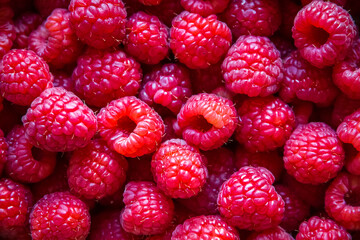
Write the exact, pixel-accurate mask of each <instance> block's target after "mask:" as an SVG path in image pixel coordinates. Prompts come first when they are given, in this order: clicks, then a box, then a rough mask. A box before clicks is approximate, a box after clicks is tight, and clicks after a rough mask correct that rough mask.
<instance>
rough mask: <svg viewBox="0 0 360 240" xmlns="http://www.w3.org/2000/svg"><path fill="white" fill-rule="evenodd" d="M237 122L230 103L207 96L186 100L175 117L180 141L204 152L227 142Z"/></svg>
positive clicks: (234, 111) (216, 97)
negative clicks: (180, 136) (179, 131)
mask: <svg viewBox="0 0 360 240" xmlns="http://www.w3.org/2000/svg"><path fill="white" fill-rule="evenodd" d="M237 123H238V119H237V114H236V109H235V107H234V104H233V103H232V101H231V100H229V99H226V98H223V97H220V96H217V95H215V94H208V93H200V94H197V95H193V96H192V97H190V98H189V99H188V100H187V102H186V103H185V104H184V105H183V107H182V108H181V110H180V112H179V114H178V115H177V124H178V125H179V127H180V130H181V132H182V137H183V139H184V140H185V141H186V142H187V143H189V144H192V145H194V146H196V147H198V148H200V149H201V150H205V151H207V150H211V149H215V148H218V147H220V146H222V145H223V144H224V143H225V142H227V140H228V139H229V138H230V137H231V135H232V134H233V132H234V131H235V128H236V125H237Z"/></svg>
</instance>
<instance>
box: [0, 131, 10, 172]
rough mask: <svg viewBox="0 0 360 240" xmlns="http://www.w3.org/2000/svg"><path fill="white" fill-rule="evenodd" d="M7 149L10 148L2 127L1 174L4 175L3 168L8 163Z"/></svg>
mask: <svg viewBox="0 0 360 240" xmlns="http://www.w3.org/2000/svg"><path fill="white" fill-rule="evenodd" d="M7 150H8V143H7V142H6V139H5V138H4V132H3V131H2V130H1V129H0V176H1V175H2V172H3V168H4V165H5V163H6V153H7Z"/></svg>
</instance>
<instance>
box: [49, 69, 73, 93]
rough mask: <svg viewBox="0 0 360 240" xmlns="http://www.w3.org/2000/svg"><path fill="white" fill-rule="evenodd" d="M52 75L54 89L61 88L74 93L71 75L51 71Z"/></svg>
mask: <svg viewBox="0 0 360 240" xmlns="http://www.w3.org/2000/svg"><path fill="white" fill-rule="evenodd" d="M52 74H53V76H54V81H53V85H54V87H62V88H64V89H65V90H67V91H70V92H75V83H74V80H73V79H72V77H71V75H69V74H68V73H67V72H65V71H53V72H52Z"/></svg>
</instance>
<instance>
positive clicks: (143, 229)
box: [120, 181, 174, 235]
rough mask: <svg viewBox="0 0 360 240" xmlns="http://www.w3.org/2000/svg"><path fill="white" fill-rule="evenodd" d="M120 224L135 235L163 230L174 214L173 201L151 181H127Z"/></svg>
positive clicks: (161, 231) (168, 224) (151, 233)
mask: <svg viewBox="0 0 360 240" xmlns="http://www.w3.org/2000/svg"><path fill="white" fill-rule="evenodd" d="M124 203H125V208H124V209H123V210H122V213H121V216H120V223H121V226H122V227H123V228H124V230H125V231H126V232H130V233H132V234H135V235H154V234H161V233H163V232H165V230H166V228H167V227H168V226H170V223H171V220H172V218H173V215H174V203H173V202H172V200H171V199H170V198H168V197H166V196H165V195H164V194H163V193H162V192H161V191H160V190H159V189H158V188H157V187H156V186H155V184H154V183H152V182H141V181H140V182H129V183H128V184H127V185H126V186H125V191H124Z"/></svg>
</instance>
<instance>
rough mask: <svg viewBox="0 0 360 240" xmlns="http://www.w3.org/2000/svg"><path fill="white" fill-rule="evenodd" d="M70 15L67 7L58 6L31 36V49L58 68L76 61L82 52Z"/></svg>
mask: <svg viewBox="0 0 360 240" xmlns="http://www.w3.org/2000/svg"><path fill="white" fill-rule="evenodd" d="M70 15H71V14H70V12H69V11H68V10H67V9H63V8H56V9H55V10H54V11H53V12H52V13H51V14H50V15H49V17H48V18H47V19H46V21H45V22H44V23H43V24H42V25H40V26H39V27H38V28H37V29H36V30H35V31H33V32H32V33H31V34H30V36H29V49H30V50H33V51H34V52H35V53H36V54H37V55H39V56H40V57H42V58H43V59H44V60H45V61H46V62H47V63H48V64H49V65H52V66H54V67H56V68H62V67H63V66H64V65H66V64H70V63H73V62H75V61H76V59H77V57H78V56H79V55H80V54H81V52H82V47H83V45H82V42H81V41H80V40H79V39H78V37H77V36H76V34H75V31H74V30H73V28H72V27H71V23H70Z"/></svg>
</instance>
